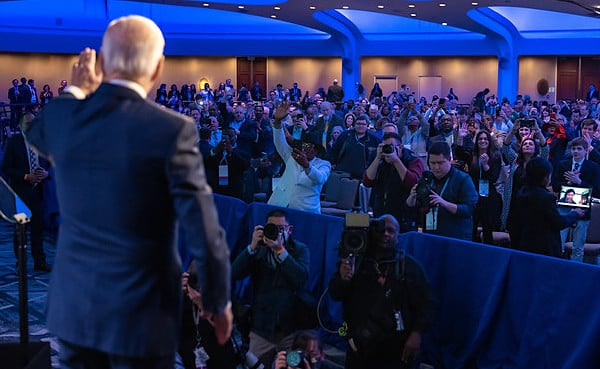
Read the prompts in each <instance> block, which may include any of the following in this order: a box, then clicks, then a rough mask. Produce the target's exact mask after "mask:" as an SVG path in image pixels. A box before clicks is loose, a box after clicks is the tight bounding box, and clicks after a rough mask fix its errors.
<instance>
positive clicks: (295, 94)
mask: <svg viewBox="0 0 600 369" xmlns="http://www.w3.org/2000/svg"><path fill="white" fill-rule="evenodd" d="M290 100H292V101H300V100H302V90H301V89H299V88H297V89H296V91H294V88H290Z"/></svg>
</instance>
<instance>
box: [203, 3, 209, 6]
mask: <svg viewBox="0 0 600 369" xmlns="http://www.w3.org/2000/svg"><path fill="white" fill-rule="evenodd" d="M202 5H203V6H210V4H209V3H204V4H202Z"/></svg>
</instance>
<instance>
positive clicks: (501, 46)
mask: <svg viewBox="0 0 600 369" xmlns="http://www.w3.org/2000/svg"><path fill="white" fill-rule="evenodd" d="M467 16H469V17H470V18H471V19H473V20H474V21H475V22H477V23H479V24H480V25H481V26H482V27H484V29H485V30H487V31H485V32H484V33H485V34H486V35H487V36H488V37H489V38H490V39H492V40H496V41H497V42H498V45H497V46H498V56H499V57H511V56H512V55H513V54H514V51H515V47H516V46H518V45H519V44H520V42H521V41H522V37H521V34H520V33H519V30H518V29H517V28H516V27H515V25H514V24H512V23H511V22H510V21H509V20H508V19H507V18H505V17H503V16H501V15H500V14H498V13H497V12H495V11H493V10H491V9H488V8H478V9H473V10H470V11H469V12H468V13H467Z"/></svg>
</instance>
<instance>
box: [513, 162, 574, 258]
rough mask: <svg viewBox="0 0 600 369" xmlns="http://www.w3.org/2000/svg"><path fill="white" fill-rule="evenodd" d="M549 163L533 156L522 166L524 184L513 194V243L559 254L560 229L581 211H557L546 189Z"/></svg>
mask: <svg viewBox="0 0 600 369" xmlns="http://www.w3.org/2000/svg"><path fill="white" fill-rule="evenodd" d="M551 175H552V165H551V164H550V162H549V161H548V160H546V159H543V158H540V157H538V158H534V159H531V160H530V161H529V163H528V164H527V167H526V168H525V177H524V179H523V180H524V182H525V185H524V186H523V188H521V190H520V191H519V193H518V194H517V212H516V214H517V222H516V224H515V228H516V232H515V235H516V236H517V237H516V238H517V239H516V240H511V243H512V245H513V247H515V248H516V249H519V250H522V251H528V252H533V253H536V254H542V255H548V256H556V257H561V255H562V245H561V238H560V230H561V229H563V228H566V227H568V226H570V225H572V224H573V223H574V222H575V221H576V220H577V219H578V218H582V217H583V215H584V212H583V210H581V209H573V210H571V211H570V212H569V214H567V215H560V214H559V212H558V206H557V205H556V197H554V195H553V194H552V193H551V192H550V191H548V189H547V186H548V184H549V183H550V177H551Z"/></svg>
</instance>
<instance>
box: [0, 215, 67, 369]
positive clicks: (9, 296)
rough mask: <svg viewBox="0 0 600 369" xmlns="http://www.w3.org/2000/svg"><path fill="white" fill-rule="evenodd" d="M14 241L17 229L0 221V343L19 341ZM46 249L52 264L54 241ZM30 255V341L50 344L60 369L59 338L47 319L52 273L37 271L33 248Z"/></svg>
mask: <svg viewBox="0 0 600 369" xmlns="http://www.w3.org/2000/svg"><path fill="white" fill-rule="evenodd" d="M12 238H13V226H12V225H10V224H8V223H5V222H0V343H5V342H19V283H18V280H17V275H16V273H15V255H14V253H13V247H12ZM44 249H45V251H46V257H47V260H48V263H49V264H52V262H53V260H54V251H55V246H54V244H53V242H52V241H48V240H46V241H45V242H44ZM27 253H28V260H27V277H28V278H27V281H28V285H27V288H28V300H29V305H28V306H29V340H30V341H32V342H33V341H46V342H50V347H51V351H52V367H53V368H58V367H59V365H58V356H57V348H58V344H57V342H56V338H55V337H53V336H52V335H51V334H50V333H48V330H47V329H46V325H45V316H44V309H45V305H46V292H47V287H48V279H49V277H50V273H43V272H38V271H34V270H33V259H32V258H31V253H30V250H29V249H28V250H27ZM0 366H1V364H0Z"/></svg>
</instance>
